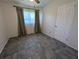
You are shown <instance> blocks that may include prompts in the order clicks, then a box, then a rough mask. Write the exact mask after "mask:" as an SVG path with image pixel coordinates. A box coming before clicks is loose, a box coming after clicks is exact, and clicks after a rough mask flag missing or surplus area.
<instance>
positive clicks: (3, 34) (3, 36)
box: [0, 4, 8, 53]
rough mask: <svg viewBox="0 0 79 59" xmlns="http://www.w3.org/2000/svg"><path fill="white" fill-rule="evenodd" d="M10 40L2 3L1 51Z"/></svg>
mask: <svg viewBox="0 0 79 59" xmlns="http://www.w3.org/2000/svg"><path fill="white" fill-rule="evenodd" d="M7 41H8V36H7V29H6V22H5V19H4V16H3V10H2V5H1V4H0V53H1V52H2V50H3V48H4V46H5V45H6V43H7Z"/></svg>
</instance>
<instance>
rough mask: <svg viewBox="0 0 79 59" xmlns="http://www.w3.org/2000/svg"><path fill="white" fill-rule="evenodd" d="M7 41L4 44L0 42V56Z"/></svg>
mask: <svg viewBox="0 0 79 59" xmlns="http://www.w3.org/2000/svg"><path fill="white" fill-rule="evenodd" d="M8 40H9V39H7V40H6V41H5V42H2V45H1V48H0V54H1V53H2V51H3V49H4V47H5V45H6V44H7V42H8Z"/></svg>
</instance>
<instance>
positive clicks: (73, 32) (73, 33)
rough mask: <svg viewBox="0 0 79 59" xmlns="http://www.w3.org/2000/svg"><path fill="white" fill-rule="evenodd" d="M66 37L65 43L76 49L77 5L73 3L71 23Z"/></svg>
mask: <svg viewBox="0 0 79 59" xmlns="http://www.w3.org/2000/svg"><path fill="white" fill-rule="evenodd" d="M69 33H70V34H69V37H68V38H67V42H66V43H67V44H68V45H69V46H71V47H73V48H75V49H77V50H78V6H77V4H76V5H75V8H74V17H73V23H72V26H71V29H70V32H69Z"/></svg>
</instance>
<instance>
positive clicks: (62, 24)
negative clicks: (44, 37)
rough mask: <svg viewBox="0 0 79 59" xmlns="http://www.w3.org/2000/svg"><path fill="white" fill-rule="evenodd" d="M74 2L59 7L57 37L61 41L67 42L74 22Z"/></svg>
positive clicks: (56, 27) (56, 26)
mask: <svg viewBox="0 0 79 59" xmlns="http://www.w3.org/2000/svg"><path fill="white" fill-rule="evenodd" d="M73 15H74V4H73V3H70V4H67V5H62V6H60V7H59V8H58V13H57V19H56V25H55V35H54V36H55V38H56V39H58V40H59V41H61V42H65V41H66V38H67V37H68V33H69V30H70V27H71V24H72V22H73Z"/></svg>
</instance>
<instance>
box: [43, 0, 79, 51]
mask: <svg viewBox="0 0 79 59" xmlns="http://www.w3.org/2000/svg"><path fill="white" fill-rule="evenodd" d="M74 1H75V0H55V1H53V2H51V3H50V4H48V5H46V6H45V7H44V20H43V30H42V32H43V33H45V34H47V35H49V36H50V37H53V38H54V33H55V23H56V18H57V11H58V7H59V6H61V5H64V4H67V3H71V2H74ZM76 11H77V7H76V10H75V11H74V12H75V13H76V15H74V21H73V24H72V27H71V30H72V29H73V30H72V31H71V30H70V34H69V37H68V39H67V40H68V41H67V42H66V44H67V45H69V46H71V47H72V48H74V49H76V50H77V48H78V47H77V46H78V44H77V41H78V39H77V36H78V35H77V20H78V19H77V12H76ZM75 28H76V29H75ZM72 33H74V34H72ZM71 34H72V35H71ZM60 41H61V40H60Z"/></svg>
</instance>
